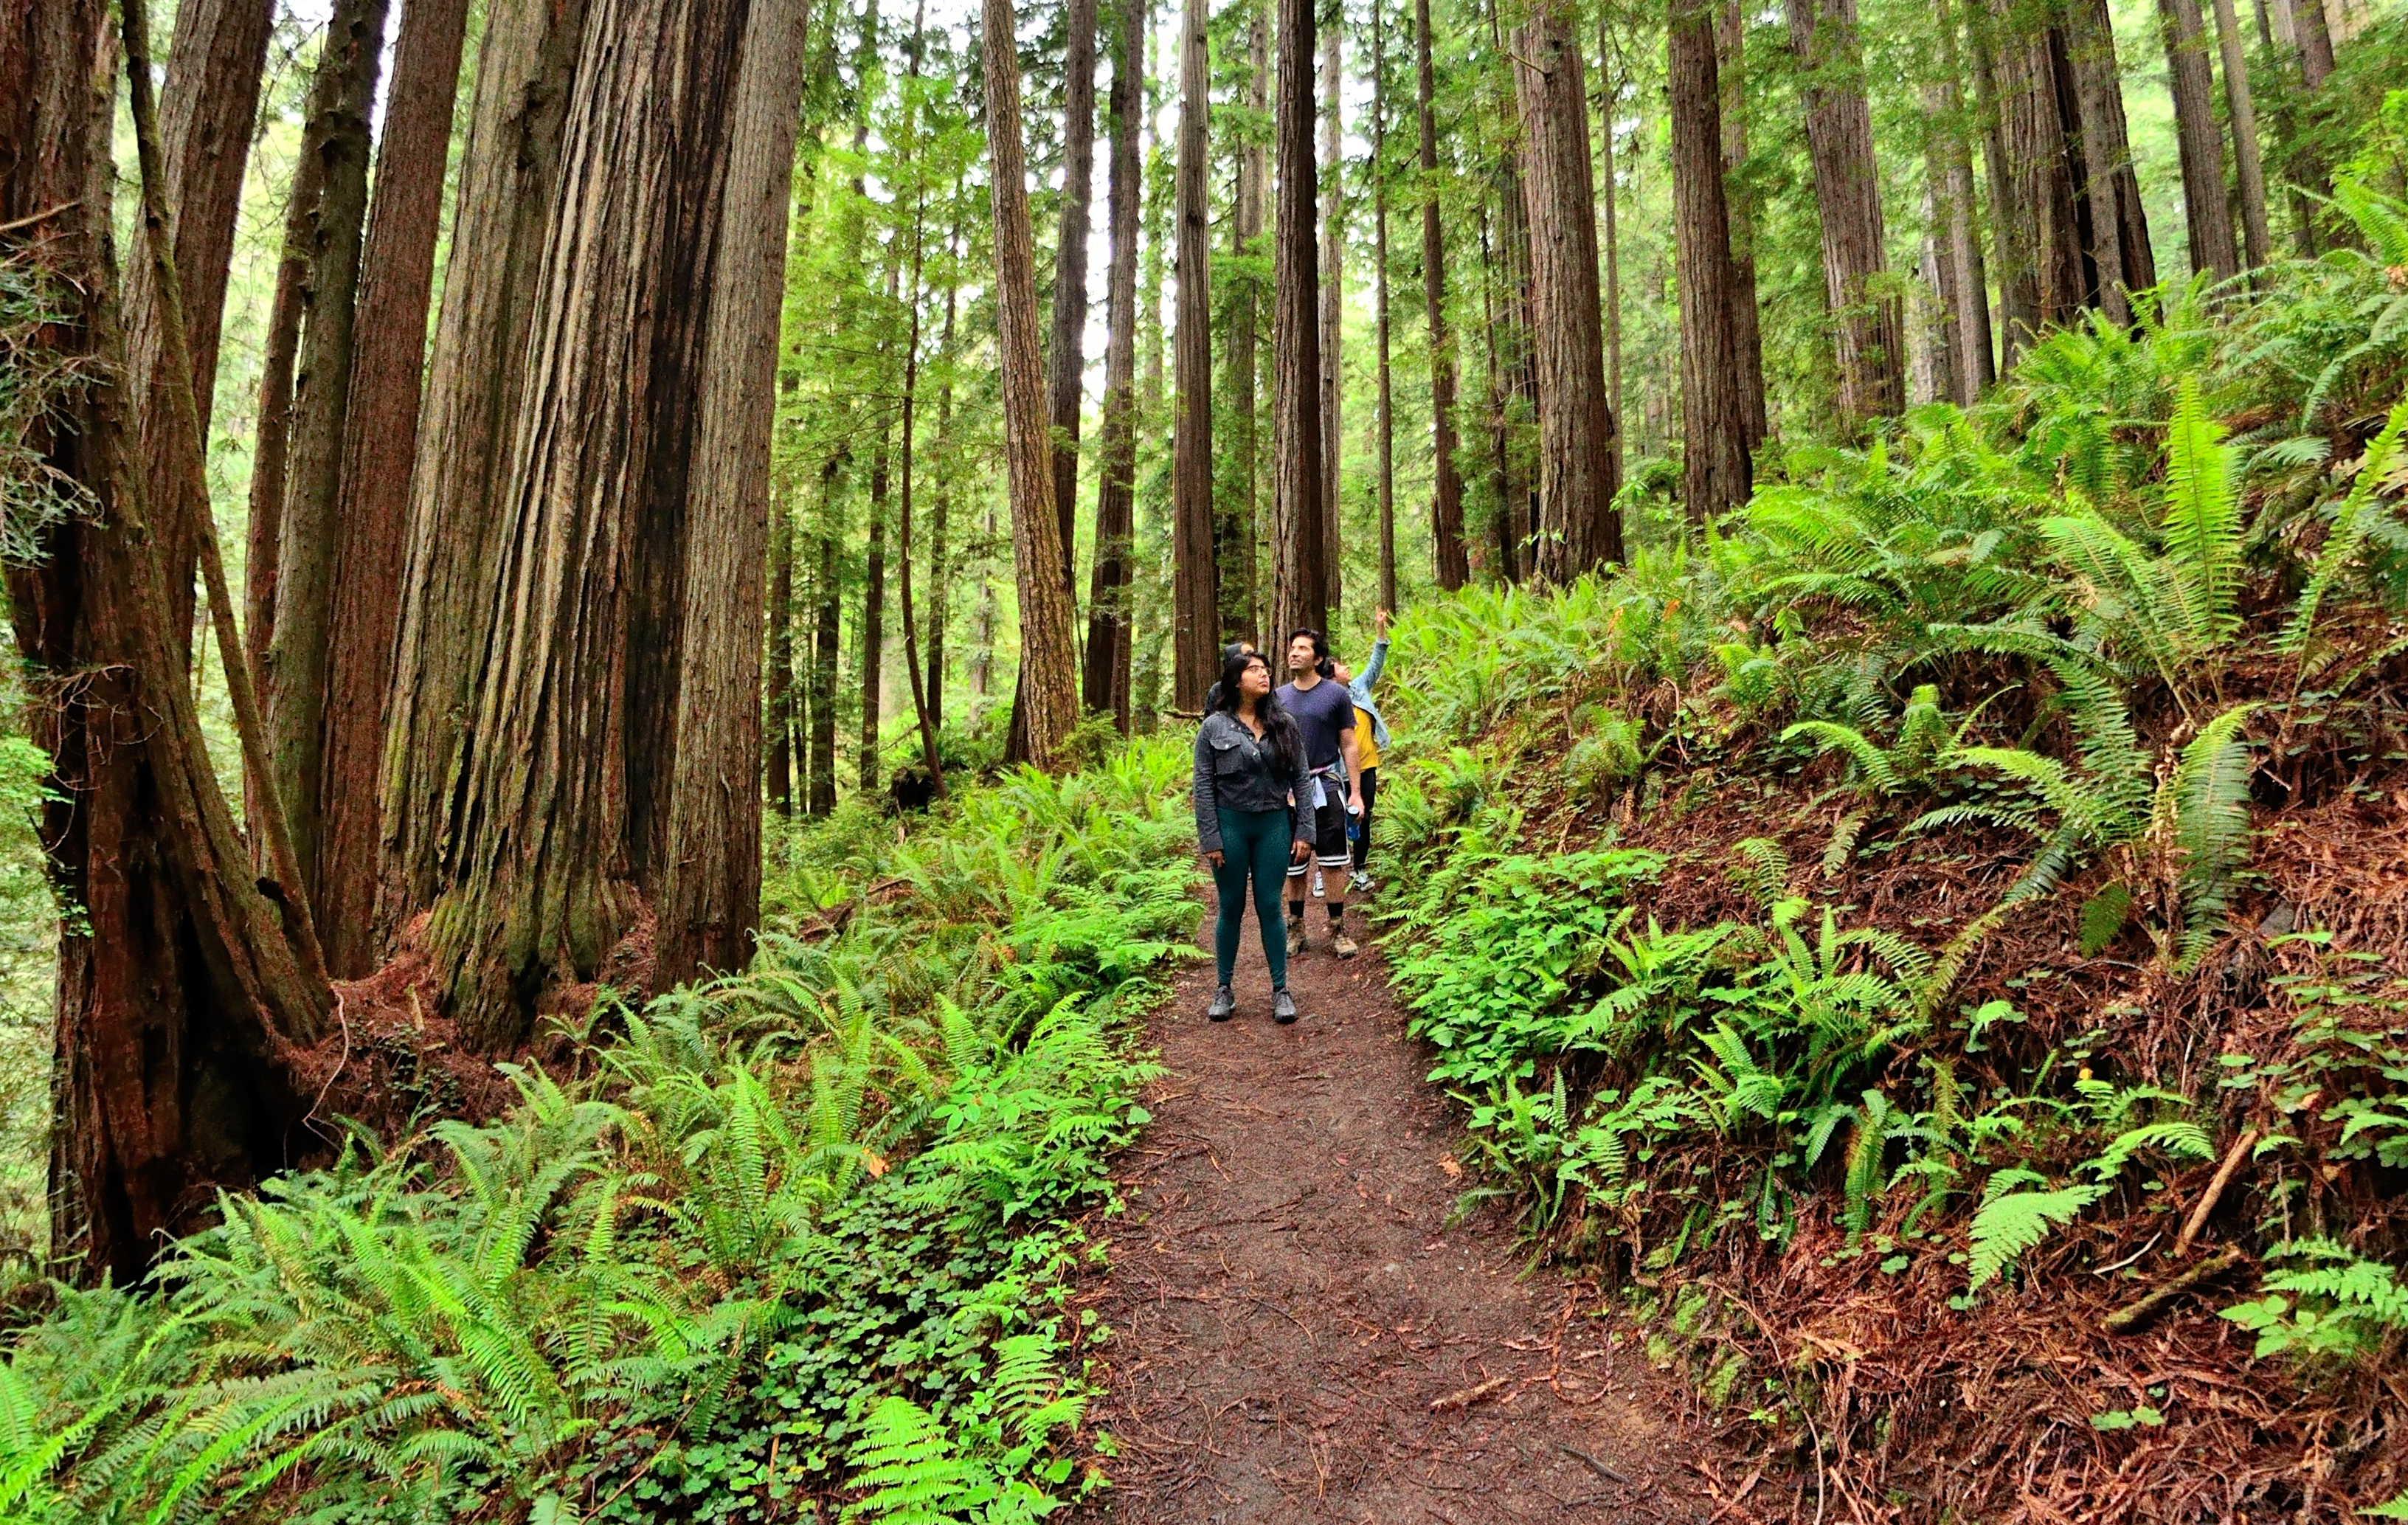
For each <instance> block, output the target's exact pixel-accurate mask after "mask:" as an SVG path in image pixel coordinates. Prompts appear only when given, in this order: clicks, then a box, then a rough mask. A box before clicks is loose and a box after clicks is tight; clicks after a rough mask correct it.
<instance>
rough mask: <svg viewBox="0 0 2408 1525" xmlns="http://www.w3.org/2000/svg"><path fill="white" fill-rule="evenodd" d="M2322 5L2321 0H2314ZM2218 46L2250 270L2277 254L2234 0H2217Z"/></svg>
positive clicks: (2244, 249)
mask: <svg viewBox="0 0 2408 1525" xmlns="http://www.w3.org/2000/svg"><path fill="white" fill-rule="evenodd" d="M2316 3H2318V4H2321V0H2316ZM2215 45H2216V49H2217V51H2218V52H2219V53H2220V54H2221V55H2222V58H2221V62H2222V64H2223V65H2224V108H2225V117H2226V121H2227V122H2229V124H2230V126H2231V128H2232V179H2233V190H2234V194H2235V197H2236V199H2237V200H2238V201H2239V202H2240V204H2241V246H2242V247H2241V252H2242V256H2243V258H2244V259H2246V260H2247V261H2248V262H2249V268H2251V269H2253V270H2257V269H2263V268H2264V267H2265V266H2266V263H2267V262H2268V261H2269V260H2271V259H2272V258H2273V257H2274V244H2273V238H2272V235H2271V234H2270V233H2269V232H2268V230H2267V220H2266V166H2265V161H2264V159H2263V158H2262V156H2261V155H2260V154H2259V152H2258V148H2257V93H2256V92H2255V91H2254V90H2252V89H2251V88H2250V84H2249V52H2248V46H2247V44H2246V43H2245V42H2244V41H2243V39H2242V36H2241V21H2240V18H2239V16H2237V15H2236V14H2235V13H2234V11H2233V8H2232V0H2215Z"/></svg>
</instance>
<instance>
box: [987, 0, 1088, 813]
mask: <svg viewBox="0 0 2408 1525" xmlns="http://www.w3.org/2000/svg"><path fill="white" fill-rule="evenodd" d="M981 16H982V32H981V37H980V43H981V50H982V62H983V63H984V65H985V68H986V129H987V151H988V153H989V155H990V156H991V162H990V164H989V166H988V176H987V180H988V191H989V196H990V200H991V203H992V206H993V209H994V213H995V281H996V284H995V294H996V329H997V334H996V354H997V358H998V360H999V361H1000V363H1001V370H1002V387H1003V433H1004V453H1005V459H1006V464H1007V467H1008V469H1009V472H1010V476H1011V543H1012V562H1013V566H1014V568H1015V570H1016V571H1017V572H1018V573H1019V578H1020V675H1021V677H1020V708H1021V712H1022V714H1023V717H1024V719H1025V725H1026V733H1027V753H1028V760H1029V761H1030V762H1032V763H1034V764H1036V765H1037V766H1038V767H1039V768H1050V767H1052V766H1053V765H1054V761H1055V759H1056V757H1057V756H1058V755H1059V754H1060V751H1061V746H1062V739H1063V738H1064V737H1066V736H1068V734H1069V732H1070V727H1071V726H1072V725H1073V724H1075V723H1076V722H1077V720H1078V714H1079V688H1078V682H1079V665H1078V655H1077V653H1076V651H1075V649H1074V648H1073V646H1072V643H1071V636H1070V619H1071V611H1070V585H1069V583H1068V581H1067V580H1066V579H1064V578H1063V577H1062V575H1061V569H1062V568H1063V567H1064V566H1066V565H1067V562H1066V560H1065V554H1064V551H1063V547H1062V537H1061V520H1060V519H1059V518H1058V517H1057V516H1056V515H1055V512H1054V458H1053V442H1052V440H1051V439H1049V438H1048V437H1047V430H1046V415H1045V374H1044V371H1043V368H1042V359H1041V356H1040V355H1039V351H1038V347H1037V254H1036V251H1035V249H1034V247H1033V242H1032V239H1031V237H1030V235H1029V225H1028V180H1027V175H1028V167H1027V149H1026V146H1025V143H1024V142H1023V140H1022V137H1021V124H1020V51H1019V47H1018V44H1017V42H1016V40H1015V39H1016V37H1017V36H1018V34H1017V32H1016V31H1015V23H1014V22H1013V20H1012V13H1011V0H983V3H982V9H981Z"/></svg>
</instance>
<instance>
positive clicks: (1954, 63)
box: [1926, 0, 1998, 408]
mask: <svg viewBox="0 0 2408 1525" xmlns="http://www.w3.org/2000/svg"><path fill="white" fill-rule="evenodd" d="M1939 27H1940V67H1941V82H1940V84H1939V85H1938V86H1937V87H1935V88H1934V91H1933V92H1932V94H1928V95H1927V97H1926V99H1927V108H1928V109H1930V110H1931V111H1932V114H1933V118H1934V120H1933V122H1932V131H1931V137H1930V139H1929V140H1928V147H1927V150H1926V151H1927V152H1928V154H1930V156H1931V161H1932V162H1931V165H1930V168H1931V176H1932V180H1933V181H1934V182H1935V184H1936V186H1937V188H1938V194H1937V196H1936V199H1937V201H1938V202H1939V205H1940V209H1941V217H1942V223H1943V224H1944V230H1943V232H1942V243H1941V257H1940V267H1941V277H1942V302H1943V303H1944V305H1945V306H1946V308H1947V312H1948V323H1949V344H1948V353H1949V359H1950V361H1951V362H1952V366H1953V372H1952V375H1951V378H1950V381H1951V387H1952V396H1954V397H1955V399H1956V400H1957V403H1959V404H1960V405H1962V406H1965V407H1968V408H1970V407H1971V406H1972V405H1973V404H1974V403H1975V402H1976V401H1978V400H1979V399H1980V398H1981V396H1982V394H1983V393H1984V392H1985V391H1987V390H1989V387H1990V383H1991V382H1992V381H1996V380H1997V379H1998V372H1997V369H1996V361H1995V360H1994V358H1993V351H1992V349H1991V339H1990V288H1989V281H1988V276H1987V272H1985V270H1984V268H1983V266H1982V244H1981V240H1980V237H1978V235H1977V233H1976V230H1975V226H1974V205H1973V155H1972V147H1971V124H1970V123H1969V122H1967V120H1966V115H1965V107H1964V92H1963V85H1962V82H1961V81H1962V79H1963V75H1962V70H1961V67H1960V65H1959V62H1958V56H1959V55H1958V51H1957V18H1956V17H1955V15H1954V14H1952V13H1951V11H1950V9H1949V7H1948V6H1947V4H1946V0H1942V5H1941V7H1940V12H1939Z"/></svg>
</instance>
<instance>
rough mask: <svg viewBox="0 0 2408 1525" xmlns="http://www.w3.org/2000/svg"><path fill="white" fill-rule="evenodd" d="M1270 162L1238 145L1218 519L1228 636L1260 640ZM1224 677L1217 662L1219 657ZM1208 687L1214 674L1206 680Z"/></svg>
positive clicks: (1261, 68) (1265, 8)
mask: <svg viewBox="0 0 2408 1525" xmlns="http://www.w3.org/2000/svg"><path fill="white" fill-rule="evenodd" d="M1269 11H1270V7H1269V3H1268V0H1264V3H1262V4H1258V5H1257V6H1256V7H1255V8H1254V23H1253V25H1252V26H1250V27H1249V28H1248V29H1247V41H1246V46H1247V55H1248V65H1249V72H1248V75H1247V84H1246V109H1247V111H1248V113H1249V115H1250V116H1251V117H1252V118H1253V119H1254V121H1255V122H1260V121H1261V120H1262V119H1263V118H1264V117H1265V116H1267V115H1268V114H1269V110H1270V79H1271V41H1270V38H1271V33H1270V18H1269ZM1269 182H1270V161H1269V153H1268V151H1267V149H1266V147H1265V145H1264V144H1263V142H1262V141H1261V139H1260V138H1259V137H1250V138H1249V139H1248V140H1247V141H1246V142H1245V143H1244V144H1243V145H1241V146H1240V149H1239V151H1238V175H1237V187H1236V194H1235V196H1234V198H1233V200H1234V203H1235V204H1234V205H1233V206H1232V207H1231V208H1230V215H1229V233H1230V239H1231V247H1230V253H1231V254H1232V255H1233V256H1235V260H1236V262H1237V263H1236V268H1235V270H1234V271H1233V276H1232V280H1231V281H1230V283H1229V317H1228V324H1229V340H1228V346H1229V354H1228V367H1229V369H1228V376H1229V385H1230V389H1231V391H1232V393H1233V394H1234V396H1233V400H1232V404H1231V407H1230V410H1229V413H1230V419H1229V422H1230V423H1231V424H1233V425H1234V427H1233V428H1232V429H1231V430H1230V433H1231V435H1232V436H1233V438H1232V439H1230V441H1229V445H1228V449H1227V452H1226V456H1227V463H1228V464H1227V475H1226V479H1225V482H1224V485H1223V486H1222V487H1221V489H1220V493H1219V495H1218V496H1219V501H1220V504H1221V508H1220V510H1219V511H1218V512H1217V514H1216V515H1215V517H1214V520H1213V530H1212V535H1213V542H1214V555H1213V563H1214V566H1215V567H1216V568H1218V571H1219V576H1220V581H1221V588H1220V602H1221V639H1222V640H1224V641H1232V640H1249V639H1253V638H1254V636H1255V635H1256V633H1257V632H1256V628H1255V626H1256V625H1257V623H1258V622H1259V620H1260V619H1261V614H1262V585H1261V564H1260V561H1259V559H1258V558H1257V557H1256V555H1255V554H1254V543H1255V541H1256V540H1257V539H1258V538H1259V536H1260V533H1261V526H1260V519H1261V512H1262V503H1261V494H1260V493H1259V492H1258V491H1257V481H1258V479H1259V477H1260V475H1261V470H1260V462H1261V456H1262V449H1261V438H1262V435H1261V417H1262V386H1261V375H1260V371H1261V367H1260V364H1259V361H1258V358H1257V355H1256V350H1257V345H1256V343H1255V338H1256V336H1257V334H1258V333H1259V331H1260V329H1261V327H1262V309H1263V301H1262V297H1263V285H1262V280H1261V278H1260V277H1259V276H1258V275H1256V274H1255V273H1254V272H1255V268H1257V267H1258V266H1256V265H1255V261H1256V260H1258V258H1259V256H1260V254H1261V252H1262V250H1261V244H1262V237H1263V213H1264V202H1265V200H1266V199H1267V198H1268V196H1269ZM1214 669H1215V671H1214V676H1215V677H1217V676H1218V663H1217V661H1216V662H1215V664H1214ZM1207 683H1208V686H1209V683H1210V680H1207Z"/></svg>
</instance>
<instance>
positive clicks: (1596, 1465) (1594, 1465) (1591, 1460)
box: [1555, 1441, 1631, 1488]
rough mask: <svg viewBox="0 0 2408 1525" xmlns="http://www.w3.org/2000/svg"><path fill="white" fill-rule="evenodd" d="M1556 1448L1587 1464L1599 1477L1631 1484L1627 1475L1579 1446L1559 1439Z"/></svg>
mask: <svg viewBox="0 0 2408 1525" xmlns="http://www.w3.org/2000/svg"><path fill="white" fill-rule="evenodd" d="M1555 1449H1556V1450H1559V1451H1561V1452H1563V1453H1564V1454H1565V1455H1566V1456H1568V1457H1570V1458H1571V1459H1572V1460H1575V1461H1578V1462H1581V1463H1582V1464H1584V1465H1585V1466H1586V1467H1587V1468H1588V1470H1589V1471H1591V1472H1593V1473H1595V1474H1597V1475H1598V1476H1599V1477H1602V1478H1605V1479H1606V1480H1607V1481H1609V1482H1615V1483H1620V1484H1621V1485H1622V1486H1623V1487H1625V1488H1628V1487H1630V1486H1631V1482H1630V1479H1629V1478H1627V1477H1625V1476H1624V1475H1622V1474H1620V1473H1618V1472H1616V1471H1614V1470H1613V1468H1612V1467H1609V1466H1607V1465H1606V1464H1605V1463H1604V1462H1602V1461H1599V1460H1598V1459H1597V1458H1595V1457H1593V1456H1591V1455H1589V1454H1588V1453H1587V1452H1586V1451H1584V1450H1582V1449H1581V1448H1580V1447H1579V1446H1567V1445H1565V1444H1564V1443H1563V1442H1562V1441H1557V1442H1555Z"/></svg>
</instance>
